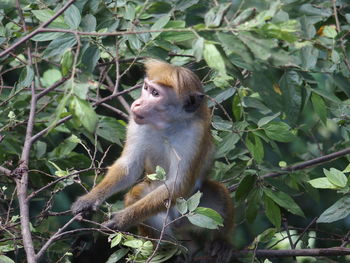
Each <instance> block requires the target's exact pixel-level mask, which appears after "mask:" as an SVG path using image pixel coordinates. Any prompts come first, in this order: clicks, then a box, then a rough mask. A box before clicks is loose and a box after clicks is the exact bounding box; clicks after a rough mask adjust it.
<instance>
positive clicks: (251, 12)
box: [231, 7, 256, 25]
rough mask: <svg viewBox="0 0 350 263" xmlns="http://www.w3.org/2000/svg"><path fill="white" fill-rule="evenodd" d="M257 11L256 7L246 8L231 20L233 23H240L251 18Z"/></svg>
mask: <svg viewBox="0 0 350 263" xmlns="http://www.w3.org/2000/svg"><path fill="white" fill-rule="evenodd" d="M255 12H256V8H255V7H250V8H247V9H244V10H243V11H242V12H241V13H240V14H239V15H238V16H237V17H236V18H235V19H233V21H232V22H231V24H232V25H239V24H241V23H243V22H245V21H246V20H247V19H249V18H251V17H252V16H253V15H254V14H255Z"/></svg>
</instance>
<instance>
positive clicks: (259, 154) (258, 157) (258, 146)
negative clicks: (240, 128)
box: [246, 133, 264, 163]
mask: <svg viewBox="0 0 350 263" xmlns="http://www.w3.org/2000/svg"><path fill="white" fill-rule="evenodd" d="M249 137H253V140H254V141H251V140H250V138H249ZM246 145H247V147H248V150H249V151H250V152H251V154H252V156H253V158H254V160H255V161H256V162H257V163H261V162H262V160H263V159H264V146H263V144H262V142H261V139H260V138H259V137H258V136H256V135H255V134H254V133H251V136H247V137H246Z"/></svg>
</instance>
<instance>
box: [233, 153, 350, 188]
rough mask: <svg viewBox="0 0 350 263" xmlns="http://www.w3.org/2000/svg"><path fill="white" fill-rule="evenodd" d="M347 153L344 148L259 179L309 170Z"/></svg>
mask: <svg viewBox="0 0 350 263" xmlns="http://www.w3.org/2000/svg"><path fill="white" fill-rule="evenodd" d="M349 153H350V148H346V149H344V150H340V151H338V152H334V153H330V154H327V155H324V156H321V157H317V158H315V159H311V160H308V161H305V162H302V163H299V164H295V165H292V166H288V167H285V168H282V169H281V171H279V172H273V173H268V174H265V175H263V176H261V177H260V180H263V179H266V178H272V177H277V176H280V175H283V174H286V173H288V172H294V171H298V170H303V169H306V168H309V167H311V166H315V165H319V164H323V163H326V162H329V161H332V160H334V159H336V158H339V157H342V156H344V155H347V154H349ZM238 186H239V184H234V185H231V186H230V187H228V190H229V191H231V192H233V191H235V190H236V189H237V187H238Z"/></svg>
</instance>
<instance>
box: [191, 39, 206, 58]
mask: <svg viewBox="0 0 350 263" xmlns="http://www.w3.org/2000/svg"><path fill="white" fill-rule="evenodd" d="M192 49H193V55H194V56H195V58H196V61H197V62H198V61H200V60H201V59H202V56H203V51H204V38H202V37H199V38H197V39H196V40H195V41H194V43H193V48H192Z"/></svg>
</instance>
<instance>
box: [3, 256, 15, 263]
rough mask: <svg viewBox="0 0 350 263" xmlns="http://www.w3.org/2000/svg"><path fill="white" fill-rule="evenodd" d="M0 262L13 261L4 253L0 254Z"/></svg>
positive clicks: (7, 262)
mask: <svg viewBox="0 0 350 263" xmlns="http://www.w3.org/2000/svg"><path fill="white" fill-rule="evenodd" d="M0 262H1V263H15V262H14V261H13V260H12V259H11V258H9V257H7V256H5V255H0Z"/></svg>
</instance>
